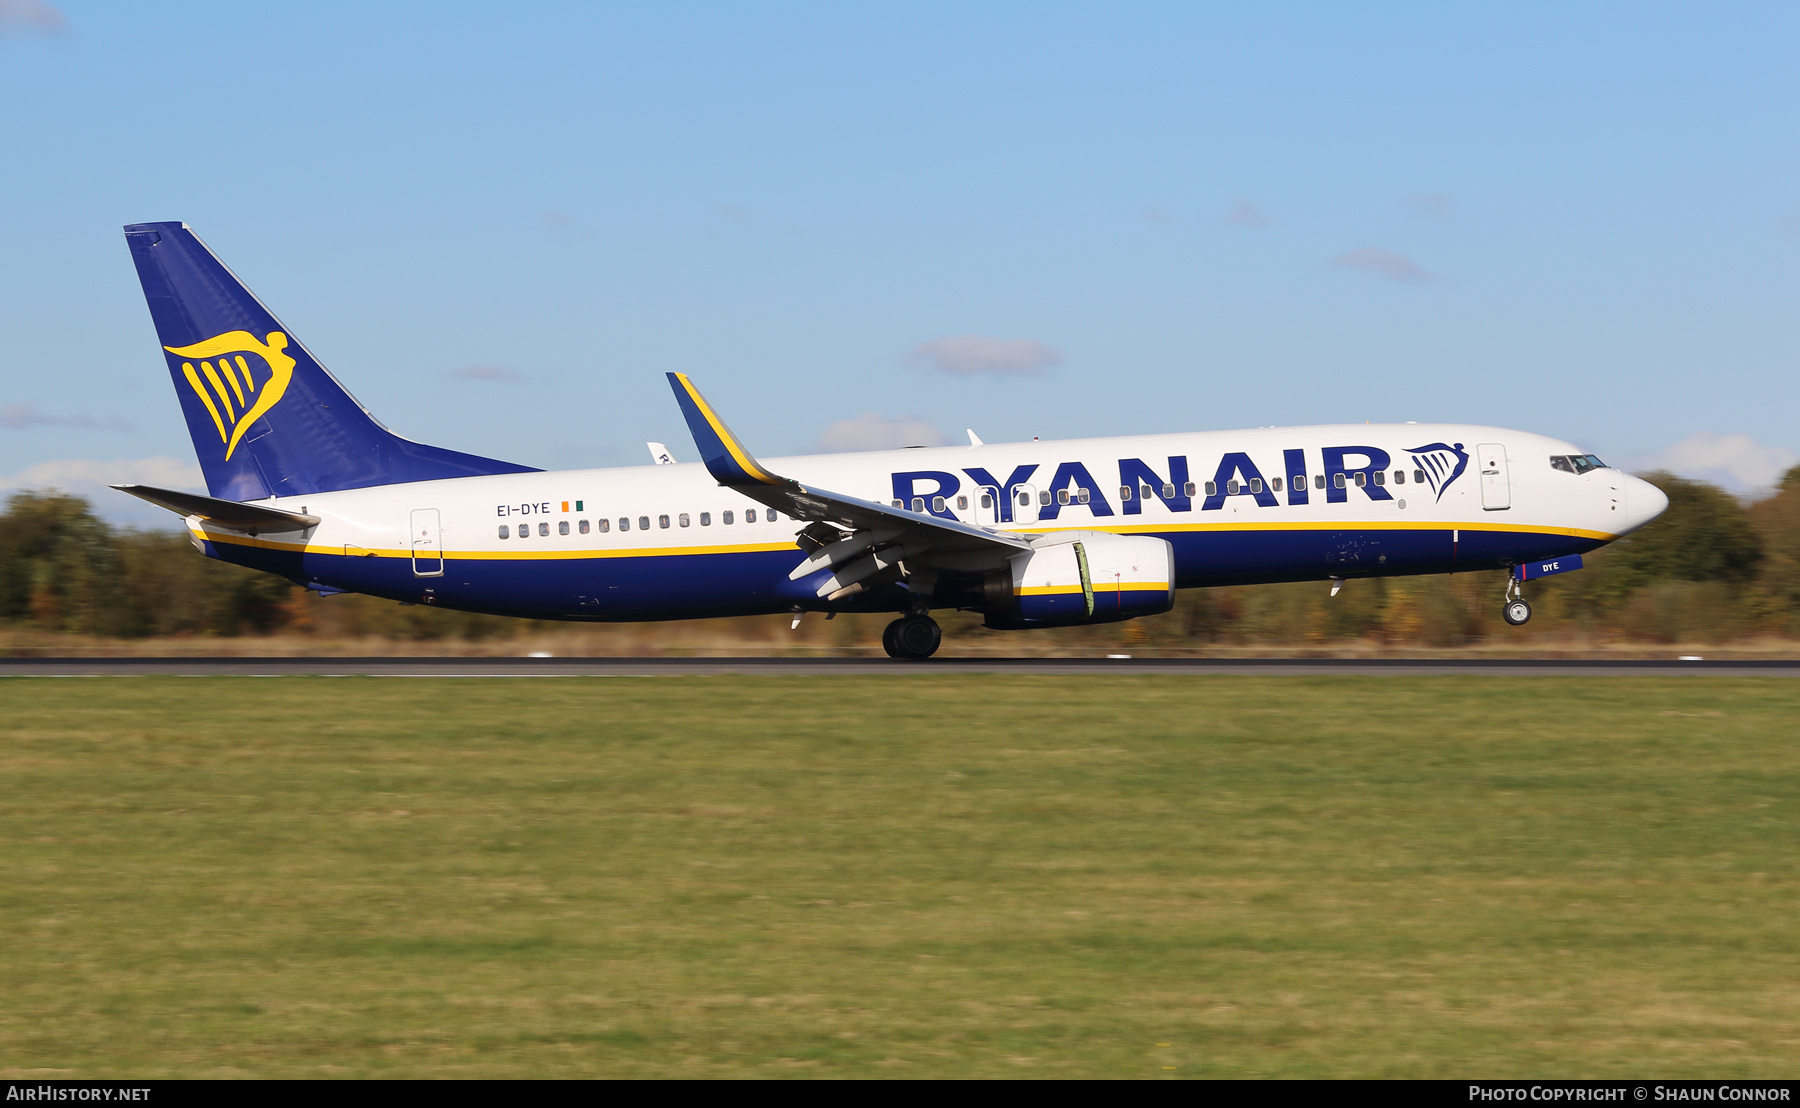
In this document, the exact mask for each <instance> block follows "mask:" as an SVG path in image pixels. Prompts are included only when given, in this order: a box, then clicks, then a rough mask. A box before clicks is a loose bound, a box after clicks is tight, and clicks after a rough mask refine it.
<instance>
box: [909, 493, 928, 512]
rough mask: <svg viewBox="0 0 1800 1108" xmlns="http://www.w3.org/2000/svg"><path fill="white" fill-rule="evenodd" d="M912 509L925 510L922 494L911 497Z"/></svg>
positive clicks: (916, 510)
mask: <svg viewBox="0 0 1800 1108" xmlns="http://www.w3.org/2000/svg"><path fill="white" fill-rule="evenodd" d="M912 510H913V511H915V512H922V511H924V510H925V498H924V497H922V496H915V497H913V503H912Z"/></svg>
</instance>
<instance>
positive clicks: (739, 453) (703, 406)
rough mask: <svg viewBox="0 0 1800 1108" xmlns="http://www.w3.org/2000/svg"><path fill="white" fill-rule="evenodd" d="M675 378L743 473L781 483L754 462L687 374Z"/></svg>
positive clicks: (765, 481)
mask: <svg viewBox="0 0 1800 1108" xmlns="http://www.w3.org/2000/svg"><path fill="white" fill-rule="evenodd" d="M675 379H676V380H678V381H680V382H681V387H682V388H684V389H686V390H687V394H688V399H690V400H692V401H693V402H694V407H696V408H699V409H700V414H701V415H702V416H704V417H705V418H706V422H707V423H708V424H710V425H711V426H712V429H713V434H715V435H717V436H719V441H720V442H722V443H724V444H725V449H726V450H727V451H729V452H730V453H731V456H732V458H733V459H735V460H736V461H737V464H738V465H739V466H740V467H742V469H743V470H744V472H745V473H748V474H749V475H750V476H752V477H754V478H756V479H757V480H758V481H761V482H762V483H763V484H765V485H779V484H781V482H780V481H778V480H776V479H775V478H774V477H772V476H770V474H769V472H768V471H767V470H765V469H763V467H761V466H759V465H757V464H756V459H754V458H752V457H751V456H750V452H749V451H748V450H745V449H744V444H743V443H740V442H738V440H737V436H736V435H734V434H732V433H731V429H730V428H729V427H726V426H725V421H724V420H722V419H720V418H719V415H718V413H717V412H715V411H713V407H712V405H711V404H708V403H707V402H706V397H704V396H701V395H700V390H699V389H697V388H695V387H694V383H693V382H692V381H690V380H688V376H687V374H685V373H677V374H676V375H675Z"/></svg>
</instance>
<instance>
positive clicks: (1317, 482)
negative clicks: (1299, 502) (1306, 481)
mask: <svg viewBox="0 0 1800 1108" xmlns="http://www.w3.org/2000/svg"><path fill="white" fill-rule="evenodd" d="M1324 487H1325V475H1324V474H1323V473H1315V474H1313V488H1315V489H1322V488H1324ZM1343 487H1344V475H1343V474H1341V473H1340V474H1338V488H1340V489H1341V488H1343Z"/></svg>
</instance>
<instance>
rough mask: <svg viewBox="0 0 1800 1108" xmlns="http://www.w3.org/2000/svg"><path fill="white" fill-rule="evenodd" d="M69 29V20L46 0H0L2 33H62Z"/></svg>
mask: <svg viewBox="0 0 1800 1108" xmlns="http://www.w3.org/2000/svg"><path fill="white" fill-rule="evenodd" d="M68 29H69V22H68V20H66V19H64V18H63V14H62V13H61V12H59V11H57V10H56V9H55V8H53V7H51V6H50V5H49V4H46V3H44V0H0V34H5V33H7V32H9V31H22V32H32V31H35V32H37V33H38V34H42V35H60V34H63V33H64V32H66V31H68Z"/></svg>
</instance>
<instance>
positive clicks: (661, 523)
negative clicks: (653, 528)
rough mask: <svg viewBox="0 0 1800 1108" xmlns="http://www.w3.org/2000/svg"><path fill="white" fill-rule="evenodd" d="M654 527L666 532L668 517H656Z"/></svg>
mask: <svg viewBox="0 0 1800 1108" xmlns="http://www.w3.org/2000/svg"><path fill="white" fill-rule="evenodd" d="M656 525H657V526H658V527H661V528H662V529H663V530H665V531H667V530H668V529H669V517H668V516H657V517H656Z"/></svg>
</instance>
